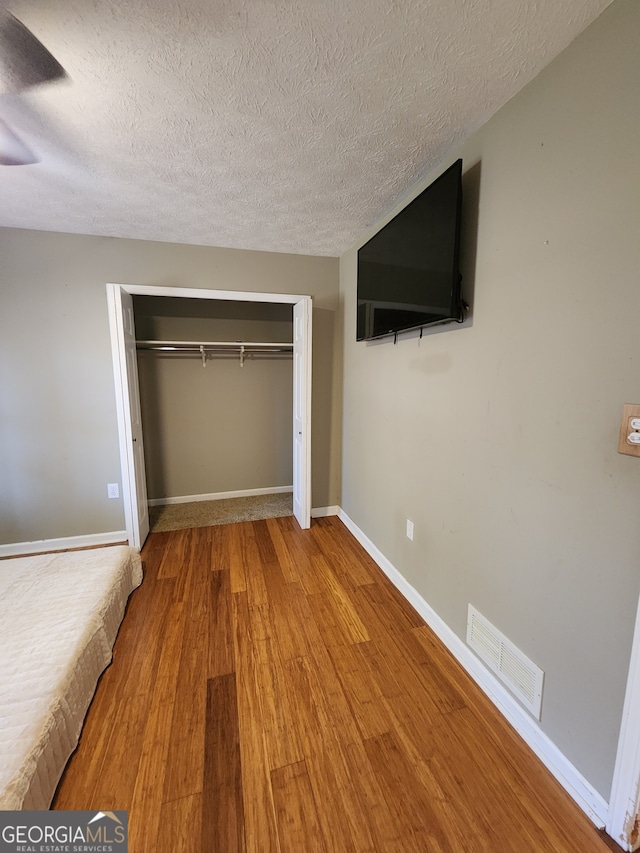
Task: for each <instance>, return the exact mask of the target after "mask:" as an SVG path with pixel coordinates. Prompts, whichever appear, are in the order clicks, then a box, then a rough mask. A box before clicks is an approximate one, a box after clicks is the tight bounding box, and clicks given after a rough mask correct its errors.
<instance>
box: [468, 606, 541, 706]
mask: <svg viewBox="0 0 640 853" xmlns="http://www.w3.org/2000/svg"><path fill="white" fill-rule="evenodd" d="M467 643H468V644H469V646H470V647H471V648H472V649H473V650H474V651H475V652H476V653H477V654H478V655H479V656H480V657H481V658H482V660H483V661H484V662H485V663H486V664H487V666H489V667H490V668H491V669H492V670H493V671H494V672H495V673H496V675H497V676H498V678H500V680H501V681H503V682H504V684H505V685H506V686H507V687H508V688H509V690H510V691H511V692H512V693H513V694H514V696H516V697H517V698H518V699H519V700H520V702H522V704H523V705H524V706H525V708H526V709H527V710H528V711H530V712H531V713H532V714H533V716H534V717H535V718H536V719H537V720H539V719H540V713H541V709H542V682H543V680H544V672H543V671H542V670H541V669H540V667H539V666H536V664H535V663H533V661H530V660H529V658H528V657H527V656H526V655H524V654H523V653H522V652H521V651H520V649H518V648H516V647H515V646H514V645H513V643H511V642H510V641H509V640H507V638H506V637H505V636H504V634H502V633H501V632H500V631H498V629H497V628H495V627H494V626H493V625H492V624H491V623H490V622H488V621H487V620H486V619H485V618H484V616H483V615H482V614H481V613H478V611H477V610H476V609H475V607H472V606H471V605H469V614H468V617H467Z"/></svg>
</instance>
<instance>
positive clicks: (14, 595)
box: [0, 545, 142, 810]
mask: <svg viewBox="0 0 640 853" xmlns="http://www.w3.org/2000/svg"><path fill="white" fill-rule="evenodd" d="M141 581H142V567H141V562H140V556H139V554H138V552H137V551H135V550H134V549H132V548H129V547H128V546H124V545H118V546H112V547H108V548H95V549H91V550H85V551H69V552H66V553H58V554H41V555H37V556H32V557H17V558H14V559H10V560H0V809H2V810H6V809H47V808H49V806H50V804H51V800H52V799H53V795H54V793H55V790H56V786H57V784H58V781H59V779H60V776H61V775H62V771H63V770H64V767H65V764H66V763H67V760H68V758H69V756H70V755H71V753H72V752H73V750H74V749H75V747H76V745H77V743H78V738H79V737H80V730H81V728H82V723H83V721H84V717H85V714H86V712H87V709H88V707H89V704H90V702H91V699H92V697H93V694H94V692H95V689H96V684H97V682H98V678H99V677H100V673H101V672H102V671H103V670H104V669H105V667H107V666H108V664H109V663H110V661H111V654H112V648H113V643H114V641H115V638H116V634H117V633H118V628H119V626H120V623H121V621H122V617H123V615H124V610H125V606H126V603H127V598H128V597H129V595H130V593H131V592H132V591H133V590H134V589H135V588H136V587H137V586H138V585H139V584H140V583H141Z"/></svg>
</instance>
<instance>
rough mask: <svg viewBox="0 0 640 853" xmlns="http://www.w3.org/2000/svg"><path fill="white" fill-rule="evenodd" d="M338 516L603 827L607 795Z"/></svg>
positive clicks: (347, 521) (355, 529)
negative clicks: (576, 765)
mask: <svg viewBox="0 0 640 853" xmlns="http://www.w3.org/2000/svg"><path fill="white" fill-rule="evenodd" d="M338 517H339V518H340V520H341V521H342V522H343V524H344V525H345V527H347V528H348V530H350V532H351V533H352V534H353V535H354V536H355V538H356V539H357V540H358V542H360V544H361V545H362V546H363V548H364V549H365V550H366V551H367V552H368V554H369V555H370V556H371V557H372V558H373V559H374V560H375V561H376V563H377V564H378V565H379V566H380V568H381V569H382V571H383V572H384V573H385V575H386V576H387V577H388V578H389V580H390V581H391V582H392V583H393V585H394V586H395V587H396V588H397V589H398V590H399V591H400V592H401V593H402V595H403V596H404V597H405V598H406V599H407V601H408V602H409V603H410V604H411V605H412V606H413V607H414V608H415V609H416V610H417V612H418V613H419V614H420V616H422V618H423V619H424V620H425V622H426V623H427V625H429V627H430V628H431V629H432V630H433V631H434V633H435V634H436V635H437V636H438V637H439V639H440V640H441V641H442V642H443V643H444V645H445V646H446V648H447V649H448V650H449V651H450V652H451V653H452V654H453V656H454V657H455V658H456V660H457V661H458V662H459V663H460V664H461V665H462V666H463V667H464V669H465V670H466V671H467V672H468V674H469V675H470V676H471V678H473V680H474V681H475V682H476V684H477V685H478V686H479V687H480V688H481V690H482V691H483V692H484V693H485V694H486V695H487V696H488V697H489V699H490V700H491V701H492V702H493V704H494V705H495V706H496V708H497V709H498V710H499V711H500V713H501V714H502V715H503V716H504V717H505V718H506V719H507V721H508V722H509V723H510V724H511V725H512V726H513V728H514V729H515V730H516V732H517V733H518V734H519V735H520V737H521V738H522V739H523V740H524V741H525V743H526V744H527V745H528V746H529V747H530V748H531V749H532V750H533V752H534V753H535V754H536V755H537V756H538V758H539V759H540V760H541V761H542V763H543V764H544V765H545V767H546V768H547V770H549V772H550V773H551V774H552V775H553V776H554V777H555V778H556V779H557V780H558V782H559V783H560V784H561V785H562V787H563V788H564V789H565V791H566V792H567V793H568V794H569V796H570V797H571V798H572V799H573V800H574V801H575V802H576V803H577V805H578V806H580V808H581V809H582V810H583V811H584V812H585V814H586V815H587V816H588V817H589V818H590V819H591V821H592V822H593V823H594V824H595V825H596V826H597V827H598V828H599V829H604V826H605V824H606V822H607V816H608V812H609V804H608V803H607V801H606V800H605V799H604V797H602V795H601V794H599V793H598V792H597V791H596V790H595V788H593V786H592V785H591V784H590V783H589V782H588V781H587V779H585V778H584V776H583V775H582V774H581V773H580V771H579V770H578V769H577V768H576V767H575V766H574V765H573V764H572V763H571V762H570V761H569V759H568V758H567V757H566V756H565V755H564V753H562V752H561V751H560V750H559V749H558V747H557V746H556V745H555V744H554V743H553V741H552V740H551V739H550V738H549V736H548V735H546V734H545V733H544V732H543V731H542V729H541V728H540V726H539V725H538V723H537V722H536V721H535V720H534V719H533V718H532V717H530V716H529V715H528V714H527V712H526V711H525V710H524V708H522V707H521V706H520V705H519V704H518V702H517V701H516V699H514V698H513V697H512V696H511V694H510V693H509V692H508V691H507V690H506V689H505V688H504V687H503V686H502V684H501V683H500V682H499V681H498V679H497V678H496V677H495V676H494V675H493V673H492V672H491V671H490V670H489V669H487V667H486V666H485V665H484V664H483V663H482V661H480V659H479V658H477V657H476V655H475V654H474V653H473V652H472V651H471V649H469V648H468V646H467V645H466V644H465V643H464V642H463V641H462V640H461V639H460V638H459V637H458V635H457V634H455V633H454V632H453V631H452V630H451V628H449V626H448V625H447V624H446V623H445V622H444V621H443V620H442V619H441V618H440V617H439V616H438V614H437V613H436V612H435V610H433V608H432V607H431V606H430V605H429V604H428V603H427V602H426V601H425V599H424V598H422V596H421V595H420V593H419V592H417V590H415V589H414V588H413V587H412V586H411V584H410V583H409V582H408V581H407V580H406V579H405V578H404V577H403V576H402V575H401V574H400V572H399V571H398V570H397V569H396V568H395V566H394V565H393V564H392V563H391V562H390V561H389V560H388V559H387V558H386V557H385V556H384V554H383V553H382V552H381V551H380V550H379V549H378V548H377V547H376V545H374V544H373V542H372V541H371V540H370V539H369V538H368V536H366V534H365V533H363V532H362V530H360V528H359V527H358V526H357V524H355V522H353V521H352V520H351V519H350V518H349V516H348V515H347V514H346V513H345V512H344V510H342V509H340V511H339V512H338Z"/></svg>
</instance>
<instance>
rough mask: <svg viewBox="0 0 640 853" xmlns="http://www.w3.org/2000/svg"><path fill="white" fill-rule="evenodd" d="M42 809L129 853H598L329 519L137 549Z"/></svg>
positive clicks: (526, 755)
mask: <svg viewBox="0 0 640 853" xmlns="http://www.w3.org/2000/svg"><path fill="white" fill-rule="evenodd" d="M143 559H144V563H145V579H144V582H143V584H142V586H141V587H140V588H139V589H138V590H137V591H136V592H135V593H134V594H133V596H132V598H131V600H130V603H129V607H128V610H127V614H126V616H125V619H124V622H123V624H122V627H121V629H120V633H119V635H118V639H117V641H116V646H115V649H114V661H113V664H112V665H111V666H110V667H109V668H108V670H107V671H106V672H105V673H104V675H103V677H102V679H101V681H100V684H99V685H98V690H97V692H96V695H95V698H94V700H93V703H92V705H91V708H90V710H89V714H88V716H87V720H86V723H85V727H84V730H83V733H82V737H81V740H80V745H79V747H78V749H77V751H76V753H75V754H74V755H73V757H72V759H71V761H70V762H69V764H68V766H67V769H66V771H65V774H64V777H63V779H62V780H61V783H60V785H59V788H58V791H57V794H56V798H55V800H54V804H53V808H56V809H101V810H107V809H127V810H128V811H129V827H130V846H129V849H130V851H131V853H143V851H145V853H146V851H154V853H165V851H166V853H169V851H171V853H236V851H237V853H271V851H273V853H275V852H276V851H278V853H285V851H291V853H311V852H312V851H327V853H351V851H354V852H355V853H379V851H384V853H386V851H390V853H401V852H402V853H410V851H416V853H447V851H456V853H457V851H463V853H464V851H473V853H478V851H491V853H503V851H504V853H515V852H516V851H527V853H529V852H530V851H549V853H569V851H588V853H591V851H593V853H598V851H606V850H611V849H620V848H616V847H615V845H614V844H613V842H611V841H610V840H609V839H606V838H605V837H604V836H603V835H602V834H601V833H599V832H598V831H597V830H596V829H595V828H594V827H593V826H592V825H591V823H590V822H589V820H588V819H587V818H586V817H585V815H584V814H583V813H582V812H581V811H580V810H579V809H578V807H577V806H576V805H575V804H574V803H573V802H572V801H571V800H570V798H569V797H568V796H567V795H566V793H565V792H564V791H563V790H562V789H561V788H560V786H559V785H558V784H557V783H556V781H555V780H554V779H553V778H552V777H551V776H550V775H549V773H548V772H547V771H546V769H545V768H544V767H543V766H542V764H541V763H540V762H539V761H538V760H537V759H536V758H535V756H533V754H532V753H531V752H530V751H529V750H528V748H527V747H526V746H525V745H524V744H523V743H522V741H521V740H520V739H519V738H518V736H517V735H516V734H515V733H514V732H513V730H512V729H511V728H510V727H509V726H508V725H507V724H506V722H505V721H504V720H503V719H502V718H501V717H500V715H499V714H498V713H497V712H496V711H495V709H494V708H493V706H492V705H491V704H490V703H489V701H488V700H487V699H486V698H485V696H484V695H483V694H482V692H481V691H480V690H479V689H478V688H477V687H476V686H475V685H474V684H473V683H472V682H471V680H470V679H469V678H468V676H467V675H466V674H465V673H464V672H463V670H462V669H461V668H460V666H459V665H458V664H457V663H456V662H455V661H454V659H453V658H452V657H451V656H450V655H449V653H448V652H447V651H446V650H445V649H444V648H443V647H442V645H441V644H440V642H439V641H438V640H437V638H436V637H435V636H434V634H433V633H432V632H431V631H430V629H429V628H428V627H427V626H426V625H425V624H424V622H423V621H422V619H421V618H420V617H419V616H418V615H417V614H416V613H415V611H414V610H413V609H412V608H411V607H410V606H409V605H408V604H407V602H406V601H405V600H404V599H403V598H402V596H401V595H400V594H399V593H398V592H397V591H396V589H395V588H394V587H393V586H392V585H391V584H390V582H389V581H388V580H387V578H386V577H385V576H384V575H383V574H382V572H381V571H380V569H379V568H378V567H377V566H376V565H375V563H374V562H373V561H372V560H371V559H370V558H369V557H368V555H367V554H366V553H365V552H364V550H363V549H362V548H361V547H360V545H359V544H358V543H357V542H356V540H355V539H354V538H353V537H352V536H351V535H350V534H349V533H348V531H347V530H346V528H345V527H344V526H343V525H342V523H341V522H340V521H339V520H338V519H336V518H326V519H318V520H316V521H314V523H313V526H312V528H311V530H307V531H301V530H300V529H299V527H298V526H297V524H296V522H295V521H294V520H293V519H292V518H278V519H269V520H266V521H255V522H243V523H239V524H230V525H223V526H216V527H207V528H196V529H191V530H180V531H172V532H169V533H155V534H152V535H151V536H150V537H149V540H148V541H147V544H146V545H145V548H144V550H143Z"/></svg>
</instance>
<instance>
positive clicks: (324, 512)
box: [311, 506, 340, 518]
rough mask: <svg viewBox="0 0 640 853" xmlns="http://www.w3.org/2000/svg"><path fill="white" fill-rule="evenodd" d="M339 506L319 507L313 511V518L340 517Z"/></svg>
mask: <svg viewBox="0 0 640 853" xmlns="http://www.w3.org/2000/svg"><path fill="white" fill-rule="evenodd" d="M339 514H340V507H339V506H317V507H315V508H314V509H312V510H311V518H327V517H328V516H330V515H339Z"/></svg>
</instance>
